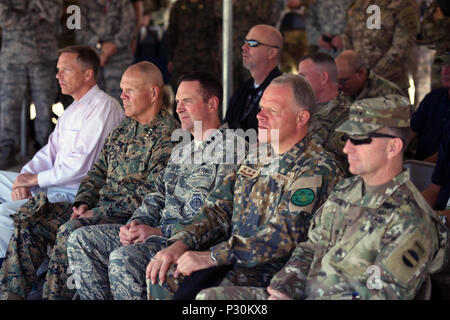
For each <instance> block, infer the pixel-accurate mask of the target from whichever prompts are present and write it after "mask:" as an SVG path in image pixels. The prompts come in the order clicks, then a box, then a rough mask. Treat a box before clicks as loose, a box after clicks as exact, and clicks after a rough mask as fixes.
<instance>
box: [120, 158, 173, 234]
mask: <svg viewBox="0 0 450 320" xmlns="http://www.w3.org/2000/svg"><path fill="white" fill-rule="evenodd" d="M169 165H170V162H169V164H168V166H169ZM163 178H164V170H163V171H162V172H161V174H159V175H158V178H157V179H156V181H155V189H156V191H155V192H152V193H149V194H148V195H146V196H145V197H144V200H143V201H142V205H141V206H140V207H139V208H137V209H136V211H134V213H133V215H132V216H131V218H130V220H128V222H127V224H128V223H131V221H133V220H137V221H139V223H142V224H146V225H148V226H151V227H154V228H157V227H158V226H159V221H160V217H161V210H162V209H163V208H164V204H165V193H166V190H165V189H166V188H165V183H164V180H163Z"/></svg>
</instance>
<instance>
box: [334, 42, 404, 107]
mask: <svg viewBox="0 0 450 320" xmlns="http://www.w3.org/2000/svg"><path fill="white" fill-rule="evenodd" d="M335 62H336V67H337V73H338V75H337V80H338V85H339V90H340V91H342V92H343V93H344V95H345V96H347V97H350V99H352V101H356V100H362V99H367V98H376V97H384V96H386V95H389V94H398V95H405V93H404V92H403V91H402V90H401V89H400V88H399V87H398V86H397V85H396V84H395V83H393V82H391V81H389V80H387V79H385V78H383V77H381V76H379V75H377V74H376V73H375V72H374V71H373V70H371V69H367V68H366V66H365V65H364V62H363V61H362V59H361V56H360V55H359V54H358V53H357V52H356V51H353V50H344V51H343V52H342V53H341V54H340V55H339V56H337V57H336V59H335Z"/></svg>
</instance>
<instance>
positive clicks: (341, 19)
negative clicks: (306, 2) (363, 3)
mask: <svg viewBox="0 0 450 320" xmlns="http://www.w3.org/2000/svg"><path fill="white" fill-rule="evenodd" d="M323 2H324V1H323V0H321V1H320V3H321V4H322V3H323ZM328 3H329V4H328V5H327V6H323V5H322V10H320V15H319V21H320V26H321V28H322V30H321V31H322V32H321V34H324V33H329V34H332V35H339V34H341V33H343V32H344V30H345V25H346V21H347V11H348V8H349V4H350V1H349V0H338V1H328Z"/></svg>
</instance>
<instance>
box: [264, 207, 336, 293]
mask: <svg viewBox="0 0 450 320" xmlns="http://www.w3.org/2000/svg"><path fill="white" fill-rule="evenodd" d="M325 205H326V204H324V205H323V206H322V207H320V208H319V209H318V210H317V211H316V213H315V215H314V218H313V222H312V223H311V226H310V228H309V231H308V240H307V241H305V242H300V243H298V244H297V246H296V248H295V249H294V251H293V252H292V255H291V257H290V258H289V261H288V262H287V263H286V265H285V266H284V267H283V269H281V270H280V271H279V272H278V273H277V274H275V276H274V277H273V278H272V280H270V287H271V288H272V289H275V290H278V291H280V292H282V293H284V294H286V295H287V296H288V297H290V298H292V299H295V300H303V299H305V298H306V293H305V286H306V277H307V275H308V273H309V269H310V267H311V264H312V262H313V259H314V253H315V250H316V243H317V242H318V239H320V237H319V235H321V234H324V233H323V231H322V230H321V225H322V224H321V222H320V221H321V219H322V214H323V210H324V207H325ZM324 235H326V233H325V234H324ZM322 239H324V240H323V241H327V239H326V237H325V238H324V237H323V236H322Z"/></svg>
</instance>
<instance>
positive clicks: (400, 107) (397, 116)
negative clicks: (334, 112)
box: [336, 94, 411, 135]
mask: <svg viewBox="0 0 450 320" xmlns="http://www.w3.org/2000/svg"><path fill="white" fill-rule="evenodd" d="M410 118H411V105H410V103H409V100H408V99H407V98H405V97H403V96H400V95H396V94H390V95H387V96H384V97H377V98H370V99H363V100H358V101H356V102H355V103H353V104H352V105H351V106H350V114H349V116H348V119H347V120H346V121H345V122H344V123H343V124H342V125H341V126H339V127H338V128H337V129H336V131H339V132H345V133H348V134H352V135H364V134H368V133H370V132H374V131H376V130H378V129H381V128H383V127H395V128H406V127H407V128H409V126H410V125H409V123H410Z"/></svg>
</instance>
